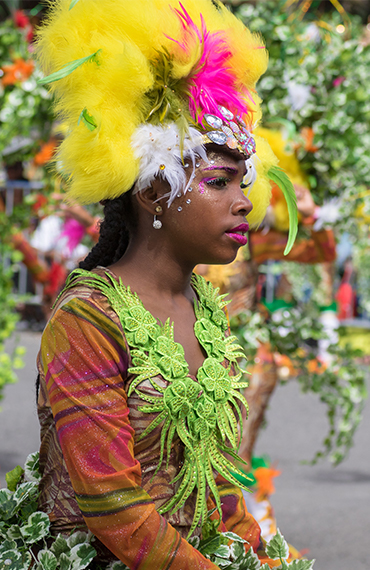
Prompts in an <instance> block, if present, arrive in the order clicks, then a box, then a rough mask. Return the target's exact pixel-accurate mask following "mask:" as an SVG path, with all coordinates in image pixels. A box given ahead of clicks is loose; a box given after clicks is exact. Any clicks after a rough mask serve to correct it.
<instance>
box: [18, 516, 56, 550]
mask: <svg viewBox="0 0 370 570" xmlns="http://www.w3.org/2000/svg"><path fill="white" fill-rule="evenodd" d="M49 527H50V521H49V517H48V515H47V514H46V513H42V512H40V511H37V512H36V513H33V514H32V515H31V516H30V517H29V518H28V523H27V524H26V525H25V526H23V527H22V536H23V538H24V540H25V542H26V543H27V544H33V543H34V542H37V541H38V540H41V538H44V536H46V535H47V534H48V532H49Z"/></svg>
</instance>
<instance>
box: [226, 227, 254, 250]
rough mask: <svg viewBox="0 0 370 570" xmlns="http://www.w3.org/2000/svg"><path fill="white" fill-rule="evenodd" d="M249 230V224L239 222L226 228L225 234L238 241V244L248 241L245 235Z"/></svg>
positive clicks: (244, 243)
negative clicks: (238, 224)
mask: <svg viewBox="0 0 370 570" xmlns="http://www.w3.org/2000/svg"><path fill="white" fill-rule="evenodd" d="M248 230H249V224H240V226H237V227H236V228H232V229H231V230H228V231H227V232H226V234H227V235H228V236H230V237H231V238H232V239H233V240H234V241H236V242H238V243H239V244H240V245H246V244H247V243H248V238H247V236H246V235H244V234H246V233H247V232H248Z"/></svg>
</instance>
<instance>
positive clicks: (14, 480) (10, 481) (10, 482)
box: [5, 465, 24, 492]
mask: <svg viewBox="0 0 370 570" xmlns="http://www.w3.org/2000/svg"><path fill="white" fill-rule="evenodd" d="M23 473H24V470H23V469H22V467H21V466H20V465H17V467H14V469H12V470H11V471H9V472H8V473H7V474H6V475H5V481H6V486H7V487H8V489H9V491H13V492H14V491H15V490H16V488H17V485H18V483H19V481H20V480H21V478H22V475H23Z"/></svg>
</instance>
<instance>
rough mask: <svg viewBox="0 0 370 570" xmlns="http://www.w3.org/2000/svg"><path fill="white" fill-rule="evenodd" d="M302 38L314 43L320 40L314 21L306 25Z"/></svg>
mask: <svg viewBox="0 0 370 570" xmlns="http://www.w3.org/2000/svg"><path fill="white" fill-rule="evenodd" d="M304 38H305V39H306V40H307V41H313V42H315V43H319V41H320V30H319V28H318V26H317V25H316V24H315V23H314V22H312V23H311V24H309V25H308V26H307V28H306V31H305V34H304Z"/></svg>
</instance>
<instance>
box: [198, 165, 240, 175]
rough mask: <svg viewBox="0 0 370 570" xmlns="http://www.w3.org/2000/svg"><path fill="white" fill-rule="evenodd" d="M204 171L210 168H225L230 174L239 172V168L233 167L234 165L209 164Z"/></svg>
mask: <svg viewBox="0 0 370 570" xmlns="http://www.w3.org/2000/svg"><path fill="white" fill-rule="evenodd" d="M203 170H204V171H209V170H224V171H225V172H228V173H229V174H238V172H239V171H238V169H237V168H233V167H232V166H222V165H220V166H218V165H215V166H207V167H206V168H203Z"/></svg>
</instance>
